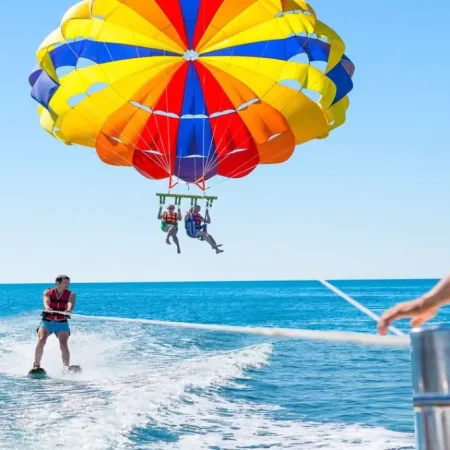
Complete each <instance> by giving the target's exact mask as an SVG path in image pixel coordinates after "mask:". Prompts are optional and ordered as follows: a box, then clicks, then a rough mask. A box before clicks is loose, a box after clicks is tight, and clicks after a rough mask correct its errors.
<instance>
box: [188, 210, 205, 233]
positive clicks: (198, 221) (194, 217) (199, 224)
mask: <svg viewBox="0 0 450 450" xmlns="http://www.w3.org/2000/svg"><path fill="white" fill-rule="evenodd" d="M191 220H192V222H194V224H195V229H196V230H199V229H200V228H201V227H202V222H203V217H202V216H201V215H200V214H195V213H192V214H191Z"/></svg>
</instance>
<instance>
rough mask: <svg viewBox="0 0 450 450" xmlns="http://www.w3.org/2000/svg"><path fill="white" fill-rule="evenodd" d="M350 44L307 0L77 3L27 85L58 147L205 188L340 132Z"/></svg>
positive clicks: (112, 0) (40, 55)
mask: <svg viewBox="0 0 450 450" xmlns="http://www.w3.org/2000/svg"><path fill="white" fill-rule="evenodd" d="M344 50H345V45H344V43H343V41H342V39H341V38H340V37H339V36H338V35H337V34H336V32H334V31H333V30H332V29H331V28H329V27H328V26H327V25H325V24H324V23H322V22H321V21H320V20H318V18H317V17H316V14H315V12H314V10H313V9H312V7H311V6H310V5H309V4H307V2H305V1H301V0H239V1H236V0H146V1H142V0H83V1H81V2H80V3H78V4H76V5H74V6H73V7H72V8H71V9H69V10H68V11H67V13H66V14H65V16H64V17H63V19H62V22H61V24H60V27H59V28H57V29H56V30H55V31H53V32H52V33H51V34H50V35H49V36H48V37H47V38H46V39H45V40H44V41H43V42H42V44H41V45H40V46H39V48H38V50H37V61H38V66H37V68H36V69H35V70H34V71H33V72H32V73H31V75H30V77H29V82H30V85H31V86H32V88H31V95H32V97H33V98H34V99H35V100H36V101H37V102H38V103H39V108H38V112H39V116H40V123H41V125H42V126H43V127H44V129H45V130H47V131H48V132H49V133H51V134H52V135H53V136H54V137H56V138H58V139H60V140H61V141H63V142H64V143H66V144H79V145H82V146H88V147H93V148H95V150H96V152H97V154H98V156H99V158H100V159H101V160H102V161H103V162H105V163H106V164H111V165H118V166H133V167H135V168H136V169H137V170H138V171H139V172H140V173H141V174H142V175H144V176H145V177H148V178H150V179H156V180H160V179H164V178H169V179H170V180H172V179H178V180H183V181H184V182H187V183H197V184H198V185H199V186H204V182H205V180H208V179H210V178H212V177H214V176H217V175H218V176H223V177H229V178H240V177H244V176H246V175H248V174H250V173H251V172H252V171H253V170H254V169H255V168H256V167H257V166H258V165H259V164H275V163H283V162H285V161H286V160H288V159H289V157H290V156H291V155H292V153H293V151H294V149H295V147H296V146H297V145H299V144H303V143H305V142H308V141H311V140H313V139H318V138H319V139H320V138H325V137H327V136H328V134H329V132H330V131H331V130H333V129H334V128H336V127H338V126H340V125H342V124H343V123H344V121H345V115H346V110H347V108H348V106H349V100H348V97H347V95H348V93H349V92H350V91H351V89H352V87H353V83H352V76H353V73H354V65H353V63H352V62H351V61H350V60H349V59H348V57H347V56H346V55H345V54H344Z"/></svg>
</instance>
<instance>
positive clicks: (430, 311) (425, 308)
mask: <svg viewBox="0 0 450 450" xmlns="http://www.w3.org/2000/svg"><path fill="white" fill-rule="evenodd" d="M447 303H450V274H449V275H447V276H446V277H445V278H443V279H442V280H441V281H440V282H439V283H438V284H436V286H434V287H433V289H431V290H430V291H428V292H427V293H426V294H424V295H423V296H422V297H419V298H417V299H415V300H411V301H409V302H402V303H398V304H397V305H395V306H394V307H393V308H391V309H389V310H388V311H386V312H385V313H384V314H383V315H382V316H381V318H380V320H379V321H378V331H379V333H380V334H382V335H385V334H386V333H387V329H388V327H389V325H390V324H391V323H392V322H394V321H395V320H398V319H403V318H406V317H411V318H412V320H411V326H415V327H417V326H420V325H422V324H423V323H425V322H426V321H427V320H430V319H432V318H433V317H434V316H436V314H437V312H438V309H439V308H440V307H441V306H443V305H445V304H447Z"/></svg>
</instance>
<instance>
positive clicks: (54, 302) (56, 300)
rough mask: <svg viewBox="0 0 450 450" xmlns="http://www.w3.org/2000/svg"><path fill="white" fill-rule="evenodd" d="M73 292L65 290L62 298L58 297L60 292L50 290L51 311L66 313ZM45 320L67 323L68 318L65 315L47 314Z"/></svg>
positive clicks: (53, 289)
mask: <svg viewBox="0 0 450 450" xmlns="http://www.w3.org/2000/svg"><path fill="white" fill-rule="evenodd" d="M70 294H71V291H69V290H65V291H64V292H63V293H62V294H61V296H60V297H58V291H57V290H56V288H52V289H50V292H49V294H48V295H49V297H50V309H52V310H53V311H65V310H66V308H67V303H68V302H69V299H70ZM43 317H44V319H45V320H57V321H66V320H67V316H65V315H63V314H45V313H44V316H43Z"/></svg>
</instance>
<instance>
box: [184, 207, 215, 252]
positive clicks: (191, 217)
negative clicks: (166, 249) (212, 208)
mask: <svg viewBox="0 0 450 450" xmlns="http://www.w3.org/2000/svg"><path fill="white" fill-rule="evenodd" d="M200 209H201V208H200V206H198V205H197V206H194V207H193V208H191V209H190V210H189V212H188V213H186V216H185V217H184V226H185V228H186V234H187V235H188V236H189V237H190V238H194V239H200V240H201V241H206V242H207V243H208V244H209V245H210V246H211V248H212V249H213V250H215V251H216V253H223V250H221V249H220V248H219V247H222V244H220V245H217V243H216V241H215V240H214V238H213V237H212V236H211V235H210V234H209V233H208V230H207V224H210V223H211V218H210V217H209V211H208V209H206V211H205V218H203V217H202V216H201V215H200ZM203 222H204V223H203ZM202 223H203V224H202Z"/></svg>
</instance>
